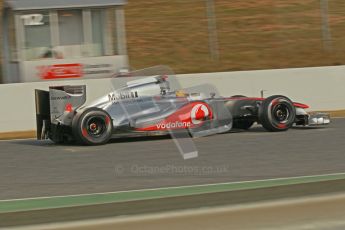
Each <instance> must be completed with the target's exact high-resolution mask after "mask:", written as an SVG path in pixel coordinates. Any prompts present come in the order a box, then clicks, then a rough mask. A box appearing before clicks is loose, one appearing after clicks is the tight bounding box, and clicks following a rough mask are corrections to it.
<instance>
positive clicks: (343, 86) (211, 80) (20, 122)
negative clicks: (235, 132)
mask: <svg viewBox="0 0 345 230" xmlns="http://www.w3.org/2000/svg"><path fill="white" fill-rule="evenodd" d="M176 79H177V81H178V82H179V84H180V86H181V87H182V88H187V87H193V86H195V85H201V84H211V85H213V86H215V87H216V88H217V90H218V93H219V94H220V95H221V96H232V95H246V96H254V97H259V96H260V91H261V90H264V95H265V96H269V95H274V94H282V95H286V96H288V97H290V98H291V99H292V100H294V101H297V102H301V103H306V104H309V105H310V106H311V107H312V110H315V111H316V110H317V111H327V110H343V109H345V66H334V67H315V68H298V69H278V70H260V71H238V72H221V73H205V74H184V75H178V76H177V77H176ZM126 81H128V79H126V78H115V79H114V78H113V79H90V80H75V81H55V82H39V83H17V84H5V85H0V133H5V132H18V131H28V130H35V128H36V120H35V119H36V118H35V99H34V90H35V89H43V90H47V89H48V87H49V86H52V85H54V86H58V85H68V84H70V85H81V84H85V85H86V86H87V103H88V102H91V101H93V100H94V99H96V98H97V97H100V96H103V95H105V94H106V93H107V92H109V91H110V90H111V89H113V88H115V89H117V88H120V87H123V86H124V85H125V83H126Z"/></svg>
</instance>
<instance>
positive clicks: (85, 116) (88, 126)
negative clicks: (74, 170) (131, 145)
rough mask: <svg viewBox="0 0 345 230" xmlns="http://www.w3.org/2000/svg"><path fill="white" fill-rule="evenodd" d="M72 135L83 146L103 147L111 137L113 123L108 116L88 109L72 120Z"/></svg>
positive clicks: (95, 109)
mask: <svg viewBox="0 0 345 230" xmlns="http://www.w3.org/2000/svg"><path fill="white" fill-rule="evenodd" d="M72 129H73V135H74V137H75V139H76V140H77V141H78V142H79V143H81V144H84V145H103V144H106V143H107V142H108V141H109V139H110V138H111V136H112V131H113V123H112V120H111V117H110V116H109V114H108V113H107V112H106V111H104V110H102V109H98V108H90V109H87V110H85V111H84V112H83V113H81V114H80V115H77V116H76V117H75V118H74V119H73V124H72Z"/></svg>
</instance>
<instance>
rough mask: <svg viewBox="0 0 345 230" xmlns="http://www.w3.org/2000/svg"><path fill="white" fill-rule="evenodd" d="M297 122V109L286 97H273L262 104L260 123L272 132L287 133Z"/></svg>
mask: <svg viewBox="0 0 345 230" xmlns="http://www.w3.org/2000/svg"><path fill="white" fill-rule="evenodd" d="M295 120H296V108H295V106H294V105H293V103H292V101H291V100H290V99H289V98H287V97H285V96H280V95H276V96H271V97H269V98H267V99H266V100H264V101H263V102H262V105H261V106H260V108H259V121H260V123H261V124H262V126H263V127H264V128H265V129H266V130H268V131H271V132H280V131H286V130H288V129H290V128H291V127H292V125H293V124H294V123H295Z"/></svg>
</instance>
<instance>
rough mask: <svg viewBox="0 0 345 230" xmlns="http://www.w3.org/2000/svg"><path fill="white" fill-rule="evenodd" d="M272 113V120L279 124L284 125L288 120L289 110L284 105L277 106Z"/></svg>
mask: <svg viewBox="0 0 345 230" xmlns="http://www.w3.org/2000/svg"><path fill="white" fill-rule="evenodd" d="M272 113H273V118H274V119H275V120H276V121H278V122H279V123H281V124H286V123H287V122H288V121H289V119H290V109H289V107H288V106H287V105H286V104H283V103H282V104H277V105H276V106H274V108H273V111H272Z"/></svg>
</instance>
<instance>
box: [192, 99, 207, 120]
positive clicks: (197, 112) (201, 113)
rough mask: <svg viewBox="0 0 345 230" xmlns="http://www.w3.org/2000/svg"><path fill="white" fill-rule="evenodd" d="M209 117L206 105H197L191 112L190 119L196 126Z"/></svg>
mask: <svg viewBox="0 0 345 230" xmlns="http://www.w3.org/2000/svg"><path fill="white" fill-rule="evenodd" d="M209 115H210V110H209V109H208V108H207V106H206V105H203V104H198V105H195V106H194V107H193V109H192V112H191V119H192V123H193V124H194V125H198V124H200V123H202V122H203V121H204V119H205V118H206V117H208V116H209Z"/></svg>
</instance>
